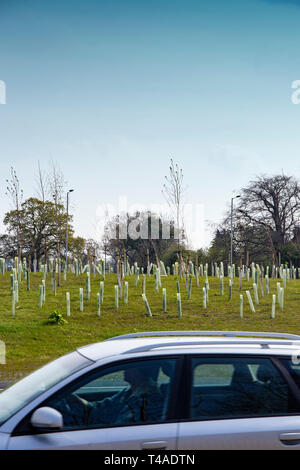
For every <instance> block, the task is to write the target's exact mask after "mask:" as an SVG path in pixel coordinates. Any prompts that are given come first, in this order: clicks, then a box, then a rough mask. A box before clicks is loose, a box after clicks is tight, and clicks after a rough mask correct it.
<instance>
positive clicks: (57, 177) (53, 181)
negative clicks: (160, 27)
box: [48, 160, 66, 286]
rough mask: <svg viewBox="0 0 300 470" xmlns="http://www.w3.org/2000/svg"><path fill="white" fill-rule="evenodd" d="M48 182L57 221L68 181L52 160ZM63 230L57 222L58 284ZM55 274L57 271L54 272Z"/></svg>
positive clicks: (59, 283) (58, 281) (58, 280)
mask: <svg viewBox="0 0 300 470" xmlns="http://www.w3.org/2000/svg"><path fill="white" fill-rule="evenodd" d="M48 184H49V189H50V192H51V195H52V197H53V199H54V204H55V210H56V214H57V221H58V220H59V219H60V217H59V216H60V210H61V207H64V195H65V193H66V181H65V178H64V175H63V173H62V171H61V169H60V168H59V166H58V165H57V164H56V163H55V162H54V161H53V160H52V161H51V163H50V172H49V175H48ZM62 232H64V227H61V226H60V225H59V223H58V222H57V224H56V239H57V265H58V266H57V267H58V269H57V285H58V286H60V285H61V282H60V281H61V278H60V272H61V244H60V240H61V239H62ZM53 269H54V270H55V269H56V268H55V263H53ZM54 274H55V272H54Z"/></svg>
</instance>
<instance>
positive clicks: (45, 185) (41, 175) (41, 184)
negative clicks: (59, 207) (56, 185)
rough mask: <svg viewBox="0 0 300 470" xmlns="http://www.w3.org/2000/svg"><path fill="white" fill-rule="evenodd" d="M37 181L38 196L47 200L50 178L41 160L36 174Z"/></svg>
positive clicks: (42, 199)
mask: <svg viewBox="0 0 300 470" xmlns="http://www.w3.org/2000/svg"><path fill="white" fill-rule="evenodd" d="M36 182H37V196H38V198H39V199H40V200H41V201H43V202H45V201H46V199H47V198H48V197H49V179H48V176H47V175H46V174H45V172H44V171H43V170H42V169H41V166H40V162H38V173H37V176H36Z"/></svg>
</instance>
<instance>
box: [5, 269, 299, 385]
mask: <svg viewBox="0 0 300 470" xmlns="http://www.w3.org/2000/svg"><path fill="white" fill-rule="evenodd" d="M62 277H63V276H62ZM42 279H43V275H42V274H41V273H37V274H33V273H31V276H30V280H31V289H30V291H27V289H26V281H25V280H23V281H22V282H21V285H20V286H19V303H18V304H17V305H16V310H15V316H14V317H13V316H12V313H11V290H10V273H6V274H5V275H0V340H1V341H4V342H5V346H6V364H3V365H2V364H0V381H1V380H6V379H11V378H16V377H18V376H19V375H23V374H25V373H27V372H29V371H31V370H33V369H35V368H37V367H39V366H41V365H43V364H45V363H46V362H48V361H50V360H52V359H54V358H56V357H58V356H60V355H62V354H64V353H67V352H69V351H70V350H73V349H75V348H77V347H79V346H82V345H85V344H89V343H94V342H97V341H102V340H104V339H106V338H109V337H111V336H114V335H120V334H124V333H131V332H138V331H155V330H243V331H274V332H285V333H295V334H300V280H289V281H288V283H287V288H286V290H285V304H284V309H283V310H280V308H279V306H278V304H276V316H275V318H274V319H272V318H271V303H272V299H271V296H272V294H276V283H277V282H279V280H278V279H276V280H275V279H274V280H272V279H271V280H270V294H268V295H265V296H264V297H261V295H260V304H259V306H255V307H256V312H255V313H252V312H251V310H250V306H249V304H248V300H247V297H246V294H245V291H246V290H247V289H248V290H250V292H251V295H252V299H253V302H254V295H253V288H252V280H250V282H248V283H247V281H246V280H243V283H242V290H241V292H240V291H239V281H238V278H235V279H234V283H233V294H232V300H229V299H228V278H224V296H220V293H219V279H217V278H213V277H210V278H209V284H210V290H209V302H208V305H207V308H206V309H204V308H203V307H202V288H203V286H204V278H200V283H199V286H197V285H196V278H193V285H192V295H191V299H188V295H187V290H186V288H185V282H184V281H180V286H181V299H182V317H181V318H178V316H177V297H176V293H177V290H176V278H175V277H173V276H169V277H162V287H165V288H166V289H167V312H166V313H163V308H162V289H160V290H159V292H158V293H157V292H156V291H155V281H154V277H153V276H151V277H148V276H147V286H146V296H147V299H148V302H149V305H150V308H151V312H152V317H149V316H147V315H146V313H147V312H146V308H145V304H144V301H143V299H142V296H141V294H142V276H140V281H139V283H138V285H137V287H135V286H134V280H135V276H134V275H133V276H128V277H126V279H125V280H127V281H128V283H129V302H128V304H127V305H126V304H124V301H123V299H120V301H119V309H118V310H116V309H115V303H114V302H115V300H114V299H115V297H114V296H115V290H114V286H115V285H116V284H117V277H116V275H115V274H109V275H106V279H105V282H104V285H105V288H104V303H103V304H102V305H101V316H100V317H99V316H97V293H98V292H99V291H100V281H101V280H102V276H100V275H98V274H97V275H95V276H94V275H93V274H91V298H90V300H89V301H88V300H86V299H85V279H86V275H85V274H82V275H80V276H78V277H76V276H75V275H73V274H68V276H67V280H66V281H64V280H62V286H61V287H58V288H57V295H56V296H54V293H53V291H52V288H51V277H50V275H48V277H47V279H46V302H45V303H44V304H43V307H42V308H40V307H39V305H38V298H39V285H40V284H41V283H42ZM282 284H283V283H282V282H281V285H282ZM80 287H82V288H83V290H84V311H83V312H80V308H79V288H80ZM66 292H70V298H71V315H70V316H67V314H66ZM259 292H260V289H259ZM240 293H242V294H243V295H244V317H243V318H240V313H239V302H240V299H239V295H240ZM54 311H58V312H60V313H61V314H62V315H63V316H64V318H65V319H66V320H67V322H68V323H66V324H63V325H59V324H55V323H52V322H50V321H49V319H48V317H49V315H50V314H51V313H53V312H54Z"/></svg>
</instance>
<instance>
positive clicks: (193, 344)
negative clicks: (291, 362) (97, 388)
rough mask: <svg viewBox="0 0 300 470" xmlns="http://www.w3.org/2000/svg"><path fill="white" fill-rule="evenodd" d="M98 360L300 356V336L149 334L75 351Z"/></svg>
mask: <svg viewBox="0 0 300 470" xmlns="http://www.w3.org/2000/svg"><path fill="white" fill-rule="evenodd" d="M77 351H78V352H79V353H80V354H82V355H83V356H85V357H87V358H89V359H91V360H93V361H98V360H100V359H103V358H107V357H111V356H119V355H135V356H139V355H140V356H142V355H143V354H144V355H148V354H149V352H151V354H154V355H157V354H160V355H161V354H174V353H176V354H186V353H205V354H206V353H222V354H228V353H230V354H236V353H239V354H240V353H244V354H258V353H259V354H262V355H265V354H268V355H270V354H273V355H278V354H282V355H289V356H290V355H293V354H294V355H295V354H297V356H298V357H300V336H298V335H292V334H287V333H271V332H249V331H151V332H141V333H130V334H126V335H121V336H116V337H113V338H109V339H107V340H105V341H101V342H99V343H94V344H89V345H87V346H83V347H80V348H78V349H77Z"/></svg>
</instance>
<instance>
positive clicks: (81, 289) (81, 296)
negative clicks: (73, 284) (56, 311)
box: [79, 287, 83, 312]
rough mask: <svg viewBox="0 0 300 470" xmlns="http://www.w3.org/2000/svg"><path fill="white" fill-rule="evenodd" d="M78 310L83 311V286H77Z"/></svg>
mask: <svg viewBox="0 0 300 470" xmlns="http://www.w3.org/2000/svg"><path fill="white" fill-rule="evenodd" d="M79 310H80V311H81V312H83V288H82V287H80V288H79Z"/></svg>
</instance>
